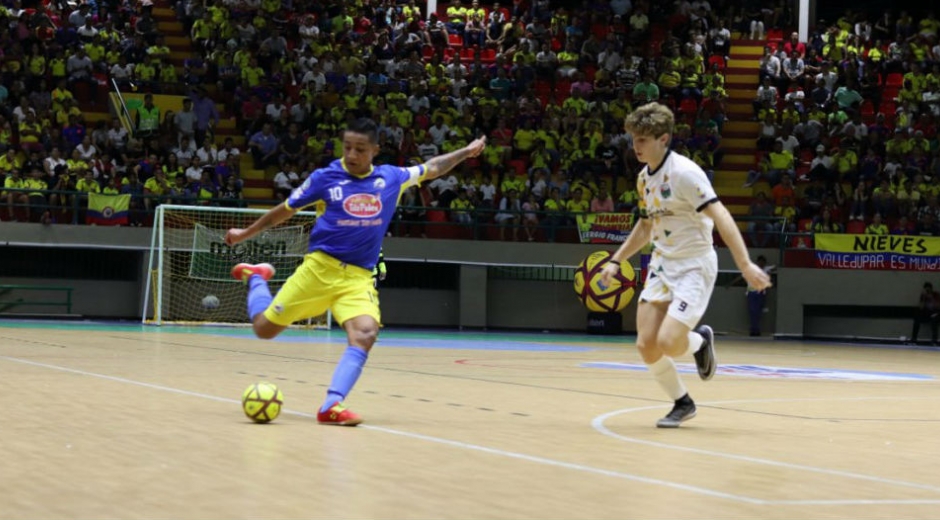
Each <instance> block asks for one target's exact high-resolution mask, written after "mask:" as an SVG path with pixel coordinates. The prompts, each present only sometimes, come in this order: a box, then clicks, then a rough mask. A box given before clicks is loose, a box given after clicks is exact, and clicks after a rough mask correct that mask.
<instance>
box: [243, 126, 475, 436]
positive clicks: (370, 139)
mask: <svg viewBox="0 0 940 520" xmlns="http://www.w3.org/2000/svg"><path fill="white" fill-rule="evenodd" d="M485 146H486V138H485V137H483V138H480V139H477V140H475V141H473V142H472V143H470V144H469V145H467V146H466V147H464V148H461V149H460V150H456V151H454V152H451V153H448V154H444V155H440V156H437V157H434V158H432V159H430V160H429V161H427V162H426V163H424V164H422V165H419V166H413V167H409V168H399V167H397V166H389V165H382V166H373V165H372V161H373V159H375V156H376V155H378V153H379V144H378V136H377V127H376V125H375V123H374V122H373V121H372V120H370V119H358V120H356V121H354V122H353V123H352V124H351V125H350V126H349V127H347V128H346V131H345V132H344V133H343V158H342V159H340V160H337V161H333V162H332V163H330V165H329V166H327V167H325V168H320V169H318V170H314V171H313V173H311V174H310V176H309V177H308V178H307V180H305V181H304V182H303V184H302V185H301V186H300V187H299V188H297V189H295V190H294V191H293V193H291V195H290V197H288V199H287V200H286V201H285V202H283V203H282V204H280V205H278V206H276V207H274V208H272V209H271V210H269V211H268V212H267V213H265V214H264V215H263V216H261V217H260V218H259V219H258V220H256V221H255V222H254V223H252V224H251V225H250V226H248V227H247V228H245V229H230V230H228V233H226V235H225V242H226V243H227V244H228V245H235V244H237V243H239V242H242V241H244V240H248V239H250V238H251V237H253V236H255V235H257V234H258V233H261V232H263V231H264V230H266V229H268V228H270V227H273V226H276V225H277V224H280V223H281V222H284V221H285V220H287V219H289V218H290V217H291V216H293V214H294V213H295V212H296V211H299V210H301V209H304V208H307V207H310V206H312V205H314V204H316V203H318V202H322V203H324V204H325V210H323V212H322V214H321V215H320V216H319V217H318V218H317V221H316V224H314V227H313V231H311V233H310V247H309V249H308V254H307V255H306V256H305V257H304V261H303V263H302V264H301V265H300V266H299V267H298V268H297V270H296V271H294V274H292V275H291V276H290V278H288V279H287V282H285V284H284V286H283V287H282V288H281V290H280V291H278V293H277V295H276V296H274V297H273V298H272V296H271V291H270V289H269V288H268V280H270V279H271V277H272V276H274V267H273V266H271V265H270V264H257V265H251V264H238V265H236V266H235V267H234V268H232V276H233V277H235V278H236V279H238V280H242V281H244V282H246V283H247V284H248V316H249V318H250V319H251V323H252V327H253V328H254V331H255V335H257V336H258V337H259V338H262V339H271V338H273V337H275V336H277V335H278V334H280V332H281V331H283V330H284V329H285V328H287V326H288V325H290V324H291V323H294V322H295V321H298V320H301V319H306V318H309V317H313V316H319V315H320V314H323V313H324V312H326V310H327V309H330V310H332V311H333V316H335V318H336V321H337V322H338V323H339V324H340V326H342V327H343V329H344V330H345V331H346V335H347V338H348V340H349V343H348V347H347V348H346V351H345V353H344V354H343V357H342V358H341V359H340V361H339V364H338V365H337V366H336V370H335V372H334V373H333V380H332V382H331V383H330V387H329V390H328V391H327V396H326V401H325V402H324V403H323V406H322V407H321V408H320V411H319V413H318V414H317V420H318V421H319V422H320V423H321V424H335V425H341V426H355V425H357V424H359V423H360V422H362V418H361V417H360V416H359V415H357V414H355V413H353V412H352V411H351V410H349V409H348V408H346V407H345V406H344V405H343V400H344V399H345V398H346V396H347V395H349V392H350V391H351V390H352V388H353V386H354V385H355V384H356V380H357V379H359V374H361V373H362V367H363V366H364V365H365V363H366V359H367V357H368V355H369V350H370V349H371V348H372V345H373V344H375V340H376V337H377V336H378V333H379V324H380V323H381V314H380V312H379V300H378V292H377V291H376V290H375V287H374V286H373V283H372V268H373V267H374V266H375V262H376V260H377V259H378V257H379V251H381V248H382V239H383V237H384V236H385V231H386V230H387V228H388V225H389V222H391V220H392V217H393V215H394V214H395V209H396V207H397V205H398V200H399V197H400V196H401V194H402V192H403V191H404V190H405V189H406V188H408V187H409V186H412V185H416V184H418V183H420V182H421V181H426V180H431V179H435V178H437V177H440V176H441V175H444V174H445V173H447V172H449V171H451V170H452V169H454V167H455V166H457V165H458V164H460V163H461V162H463V161H464V160H465V159H468V158H470V157H476V156H478V155H480V153H482V152H483V149H484V148H485Z"/></svg>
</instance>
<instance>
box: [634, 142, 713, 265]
mask: <svg viewBox="0 0 940 520" xmlns="http://www.w3.org/2000/svg"><path fill="white" fill-rule="evenodd" d="M637 192H638V193H639V194H640V217H641V218H649V219H650V223H651V224H652V228H651V235H652V241H653V246H654V247H655V248H656V251H658V252H659V254H660V255H662V256H663V257H664V258H668V259H673V258H675V259H679V258H692V257H697V256H702V255H705V254H709V253H712V252H713V251H714V246H713V241H712V229H713V228H714V227H715V223H714V222H713V221H712V219H710V218H708V217H707V216H705V215H704V214H702V210H703V209H705V207H707V206H708V205H709V204H711V203H713V202H716V201H718V195H716V194H715V190H714V188H712V185H711V183H710V182H708V177H706V176H705V172H703V171H702V169H701V168H700V167H699V166H698V165H697V164H695V163H694V162H692V161H691V160H690V159H688V158H686V157H684V156H682V155H680V154H677V153H675V152H673V151H671V150H670V151H668V152H666V157H665V158H664V160H663V163H662V165H660V167H659V168H658V169H656V171H654V172H652V173H651V172H650V171H649V166H648V165H647V166H646V167H644V168H643V170H642V171H641V172H640V175H639V179H638V180H637Z"/></svg>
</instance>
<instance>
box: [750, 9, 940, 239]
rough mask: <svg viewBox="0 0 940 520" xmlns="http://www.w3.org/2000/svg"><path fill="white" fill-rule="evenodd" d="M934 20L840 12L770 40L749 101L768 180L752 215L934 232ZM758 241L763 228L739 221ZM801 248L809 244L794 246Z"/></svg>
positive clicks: (821, 226)
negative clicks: (805, 36) (808, 31)
mask: <svg viewBox="0 0 940 520" xmlns="http://www.w3.org/2000/svg"><path fill="white" fill-rule="evenodd" d="M938 34H940V21H938V20H937V18H936V16H935V15H934V13H933V12H930V13H926V16H923V17H918V18H916V19H915V18H914V17H913V16H912V15H911V14H910V13H907V12H901V13H900V14H899V15H898V16H897V17H895V16H894V14H893V13H892V12H890V11H888V12H886V13H884V14H883V15H880V16H879V17H877V18H868V17H867V16H866V15H865V13H862V12H857V11H852V10H849V11H846V12H845V13H844V15H843V16H841V17H840V18H838V19H837V20H835V21H834V22H832V23H823V22H821V23H820V25H819V26H818V27H817V30H816V31H815V32H814V33H813V35H812V37H811V38H810V39H809V41H806V42H801V41H799V38H798V36H797V35H796V34H793V35H791V36H789V37H787V38H786V39H784V38H783V34H779V33H778V34H777V36H776V37H770V38H768V45H767V47H766V49H765V52H764V56H763V57H762V58H761V59H760V66H761V70H760V76H761V86H760V87H759V88H758V90H757V93H756V96H755V98H754V118H755V120H756V121H759V123H760V130H759V133H758V136H757V144H758V148H759V149H760V150H762V153H761V154H760V156H759V157H758V164H757V166H756V168H755V169H754V170H753V171H752V172H751V173H750V175H749V177H748V181H747V184H746V186H752V185H755V183H758V182H761V181H762V180H766V181H767V182H768V184H769V186H770V187H771V190H770V192H769V193H764V191H763V189H762V188H763V184H756V189H758V190H761V192H760V193H759V194H758V196H757V197H755V199H754V202H753V204H752V205H751V211H750V213H751V215H752V216H773V215H777V216H784V217H787V218H788V222H789V228H790V230H798V231H809V232H816V233H843V232H848V233H868V234H879V235H886V234H897V235H910V234H917V235H925V236H940V227H938V222H940V205H938V203H937V198H938V197H940V146H938V136H937V124H938V122H940V40H938ZM749 228H750V231H751V241H752V242H755V243H757V244H758V245H766V244H767V243H768V242H769V240H770V237H769V235H768V233H769V232H771V231H774V230H773V229H772V225H771V224H770V223H768V222H766V221H755V222H752V223H751V224H749ZM800 245H809V243H808V242H805V241H802V242H800Z"/></svg>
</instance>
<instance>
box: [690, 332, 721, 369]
mask: <svg viewBox="0 0 940 520" xmlns="http://www.w3.org/2000/svg"><path fill="white" fill-rule="evenodd" d="M695 332H697V333H699V334H700V335H701V336H702V338H704V339H705V343H704V344H703V345H702V346H701V347H699V349H698V351H696V352H695V354H693V356H694V357H695V366H696V367H697V368H698V376H699V377H701V378H702V380H703V381H708V380H709V379H711V378H712V377H713V376H714V375H715V370H717V369H718V360H717V359H716V358H715V331H713V330H712V328H711V327H709V326H708V325H701V326H699V327H698V328H696V329H695Z"/></svg>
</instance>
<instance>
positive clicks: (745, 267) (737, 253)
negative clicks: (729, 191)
mask: <svg viewBox="0 0 940 520" xmlns="http://www.w3.org/2000/svg"><path fill="white" fill-rule="evenodd" d="M702 212H703V213H705V215H707V216H708V217H709V218H710V219H712V220H714V221H715V227H716V228H718V234H719V235H721V239H722V240H724V242H725V245H727V246H728V249H730V250H731V256H733V257H734V263H735V265H737V266H738V269H740V270H741V276H743V277H744V279H745V280H747V283H748V284H750V286H751V287H753V288H755V289H757V290H758V291H762V290H764V289H767V288H769V287H770V275H768V274H767V273H766V272H764V270H763V269H761V268H760V267H757V264H755V263H754V262H751V257H750V256H749V255H748V254H747V246H746V245H744V238H743V237H741V231H740V230H739V229H738V225H737V223H735V221H734V217H732V216H731V213H729V212H728V208H726V207H725V205H724V204H722V203H721V201H715V202H713V203H711V204H709V205H708V206H706V207H705V209H703V210H702Z"/></svg>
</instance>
